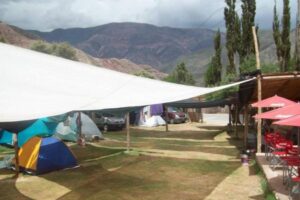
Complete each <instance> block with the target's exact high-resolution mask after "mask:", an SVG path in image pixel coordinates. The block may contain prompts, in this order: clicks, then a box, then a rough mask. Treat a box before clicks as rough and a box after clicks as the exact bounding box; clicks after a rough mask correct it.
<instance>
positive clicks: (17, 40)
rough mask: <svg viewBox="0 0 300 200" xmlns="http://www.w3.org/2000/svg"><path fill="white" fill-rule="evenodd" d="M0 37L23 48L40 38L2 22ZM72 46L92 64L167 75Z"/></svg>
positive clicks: (78, 54) (132, 71)
mask: <svg viewBox="0 0 300 200" xmlns="http://www.w3.org/2000/svg"><path fill="white" fill-rule="evenodd" d="M0 37H1V38H3V39H4V40H5V42H6V43H9V44H12V45H15V46H20V47H24V48H31V46H32V45H33V44H34V43H35V42H37V41H39V40H42V38H41V37H39V36H38V35H36V34H33V33H31V32H30V31H26V30H23V29H20V28H18V27H15V26H11V25H8V24H5V23H3V22H0ZM72 48H73V50H74V51H75V53H76V58H77V59H78V61H79V62H83V63H87V64H92V65H95V66H99V67H104V68H108V69H111V70H115V71H120V72H124V73H129V74H136V73H141V72H146V73H147V74H149V75H150V76H151V77H154V78H155V79H162V78H164V77H165V76H166V75H167V74H165V73H162V72H160V71H159V70H156V69H154V68H153V67H151V66H149V65H142V64H141V65H139V64H136V63H133V62H132V61H130V60H128V59H125V58H123V59H116V58H96V57H93V56H91V55H89V54H87V53H85V52H83V51H82V50H80V49H78V48H75V47H72Z"/></svg>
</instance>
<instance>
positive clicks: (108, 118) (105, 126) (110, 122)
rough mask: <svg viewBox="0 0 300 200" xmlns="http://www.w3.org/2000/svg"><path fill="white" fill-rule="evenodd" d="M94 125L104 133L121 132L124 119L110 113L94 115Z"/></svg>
mask: <svg viewBox="0 0 300 200" xmlns="http://www.w3.org/2000/svg"><path fill="white" fill-rule="evenodd" d="M94 121H95V124H96V125H97V126H98V127H99V128H100V129H101V130H104V132H106V131H108V130H122V129H123V128H124V127H125V118H124V117H121V116H117V115H113V114H110V113H96V114H95V119H94Z"/></svg>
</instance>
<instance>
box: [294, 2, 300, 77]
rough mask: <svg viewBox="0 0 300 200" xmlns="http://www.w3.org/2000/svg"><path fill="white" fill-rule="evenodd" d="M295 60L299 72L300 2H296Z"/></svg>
mask: <svg viewBox="0 0 300 200" xmlns="http://www.w3.org/2000/svg"><path fill="white" fill-rule="evenodd" d="M295 58H296V67H295V69H296V70H297V71H300V0H298V13H297V26H296V48H295Z"/></svg>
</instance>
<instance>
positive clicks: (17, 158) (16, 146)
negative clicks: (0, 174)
mask: <svg viewBox="0 0 300 200" xmlns="http://www.w3.org/2000/svg"><path fill="white" fill-rule="evenodd" d="M13 141H14V149H15V161H16V163H15V166H16V174H15V176H14V178H18V177H19V172H20V167H19V147H18V134H17V133H14V134H13Z"/></svg>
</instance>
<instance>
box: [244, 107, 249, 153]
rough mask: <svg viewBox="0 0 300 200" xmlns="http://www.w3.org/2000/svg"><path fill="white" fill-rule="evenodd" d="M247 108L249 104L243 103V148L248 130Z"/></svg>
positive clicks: (245, 146)
mask: <svg viewBox="0 0 300 200" xmlns="http://www.w3.org/2000/svg"><path fill="white" fill-rule="evenodd" d="M248 109H249V106H248V104H247V105H245V109H244V148H245V149H246V148H247V136H248V131H249V124H248V123H249V118H248V117H249V116H248Z"/></svg>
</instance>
